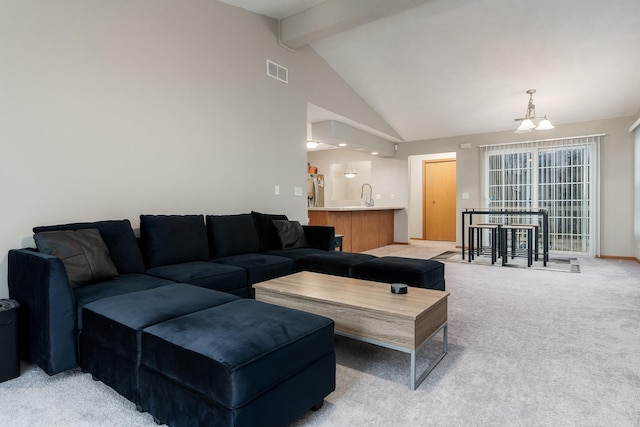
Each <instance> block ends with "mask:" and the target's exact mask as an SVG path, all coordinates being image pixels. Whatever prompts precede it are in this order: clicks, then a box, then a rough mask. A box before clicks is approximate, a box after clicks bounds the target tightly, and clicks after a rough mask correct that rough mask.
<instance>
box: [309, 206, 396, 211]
mask: <svg viewBox="0 0 640 427" xmlns="http://www.w3.org/2000/svg"><path fill="white" fill-rule="evenodd" d="M398 209H404V207H403V206H333V207H329V208H309V211H336V212H345V211H386V210H398Z"/></svg>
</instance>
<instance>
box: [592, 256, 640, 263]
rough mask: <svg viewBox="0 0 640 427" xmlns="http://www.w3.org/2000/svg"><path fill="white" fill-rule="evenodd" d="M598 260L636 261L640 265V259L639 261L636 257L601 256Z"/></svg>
mask: <svg viewBox="0 0 640 427" xmlns="http://www.w3.org/2000/svg"><path fill="white" fill-rule="evenodd" d="M596 258H603V259H619V260H623V261H635V262H637V263H640V259H638V258H636V257H634V256H617V255H599V256H597V257H596Z"/></svg>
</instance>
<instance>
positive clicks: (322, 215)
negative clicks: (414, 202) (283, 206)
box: [308, 206, 404, 252]
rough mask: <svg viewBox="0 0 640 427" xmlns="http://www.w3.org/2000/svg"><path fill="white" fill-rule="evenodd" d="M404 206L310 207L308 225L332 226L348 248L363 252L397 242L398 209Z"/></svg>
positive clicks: (345, 247)
mask: <svg viewBox="0 0 640 427" xmlns="http://www.w3.org/2000/svg"><path fill="white" fill-rule="evenodd" d="M402 209H404V207H402V206H371V207H369V206H336V207H324V208H309V212H308V215H309V225H325V226H333V227H334V228H335V232H336V234H342V235H344V237H343V238H342V247H343V250H344V251H346V252H364V251H368V250H370V249H375V248H379V247H381V246H386V245H391V244H393V242H394V231H395V224H394V215H395V211H397V210H402Z"/></svg>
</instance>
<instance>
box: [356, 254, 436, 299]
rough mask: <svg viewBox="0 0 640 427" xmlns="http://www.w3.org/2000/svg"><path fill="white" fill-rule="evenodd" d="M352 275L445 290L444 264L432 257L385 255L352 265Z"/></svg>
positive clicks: (377, 280)
mask: <svg viewBox="0 0 640 427" xmlns="http://www.w3.org/2000/svg"><path fill="white" fill-rule="evenodd" d="M353 277H355V278H357V279H365V280H374V281H376V282H386V283H404V284H406V285H409V286H416V287H419V288H426V289H435V290H438V291H444V290H445V280H444V264H443V263H441V262H440V261H435V260H432V259H417V258H404V257H394V256H385V257H381V258H377V259H373V260H370V261H366V262H363V263H361V264H358V265H356V266H354V267H353Z"/></svg>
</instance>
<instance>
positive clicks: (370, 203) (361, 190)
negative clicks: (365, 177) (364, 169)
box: [360, 182, 373, 207]
mask: <svg viewBox="0 0 640 427" xmlns="http://www.w3.org/2000/svg"><path fill="white" fill-rule="evenodd" d="M365 185H368V186H369V201H367V199H366V197H365V194H364V186H365ZM363 197H365V199H364V205H365V206H369V207H371V206H373V188H371V184H367V183H366V182H365V183H364V184H362V187H361V188H360V198H361V199H362V198H363Z"/></svg>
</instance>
